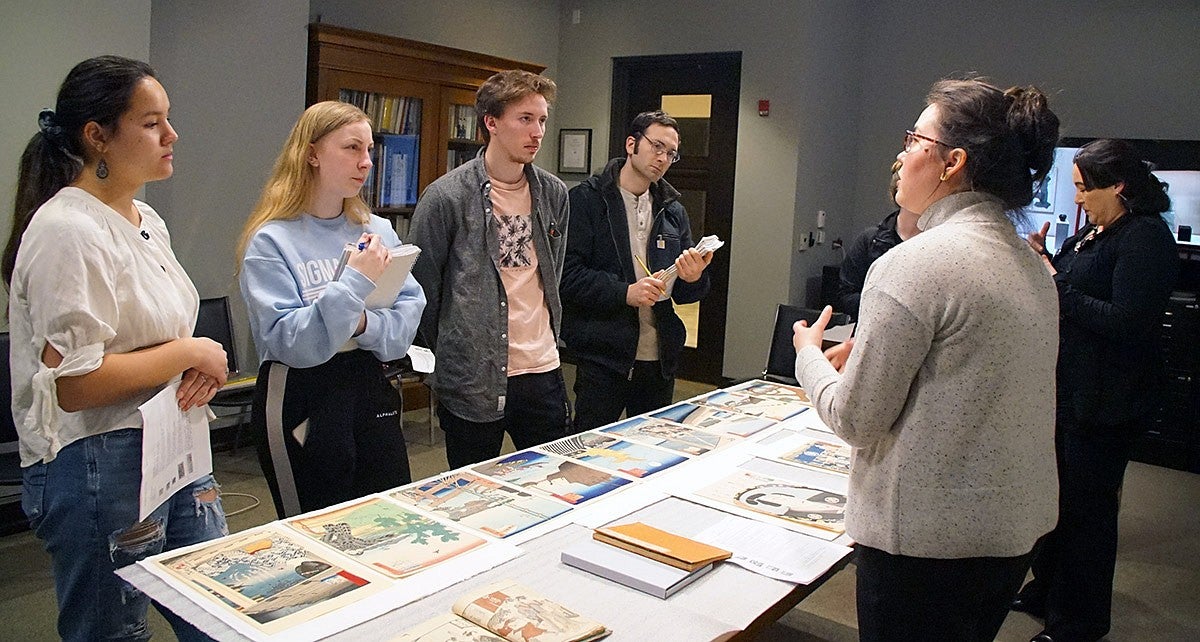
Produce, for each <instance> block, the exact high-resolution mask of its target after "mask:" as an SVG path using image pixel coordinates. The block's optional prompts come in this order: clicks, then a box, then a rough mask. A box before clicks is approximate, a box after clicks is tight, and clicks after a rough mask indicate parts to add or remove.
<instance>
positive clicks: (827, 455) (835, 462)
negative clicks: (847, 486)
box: [779, 439, 851, 475]
mask: <svg viewBox="0 0 1200 642" xmlns="http://www.w3.org/2000/svg"><path fill="white" fill-rule="evenodd" d="M850 452H851V448H850V446H848V445H846V444H835V443H833V442H829V441H825V440H822V439H809V440H807V441H805V442H804V443H802V444H801V445H800V446H799V447H798V448H795V449H793V450H790V451H788V452H786V453H783V454H782V455H780V456H779V459H782V460H783V461H786V462H789V463H794V464H800V465H801V466H808V467H810V468H816V469H817V470H824V471H828V472H831V473H838V474H839V475H849V474H850Z"/></svg>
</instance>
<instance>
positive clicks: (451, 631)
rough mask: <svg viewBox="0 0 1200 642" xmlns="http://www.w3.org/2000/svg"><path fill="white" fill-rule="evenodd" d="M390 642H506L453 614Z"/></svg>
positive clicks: (432, 620) (414, 628)
mask: <svg viewBox="0 0 1200 642" xmlns="http://www.w3.org/2000/svg"><path fill="white" fill-rule="evenodd" d="M391 642H507V641H506V640H505V639H504V638H502V637H500V636H498V635H496V634H495V633H492V632H491V631H489V630H487V629H485V628H483V627H481V626H479V625H478V624H474V623H472V622H470V621H469V620H464V619H463V618H462V617H461V616H458V615H455V614H453V613H443V614H442V615H439V616H437V617H435V618H433V619H431V620H428V621H425V622H422V623H421V624H418V625H417V626H415V627H413V628H411V629H409V630H407V631H405V632H404V633H401V634H400V635H399V636H398V637H394V638H392V639H391Z"/></svg>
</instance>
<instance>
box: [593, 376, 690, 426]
mask: <svg viewBox="0 0 1200 642" xmlns="http://www.w3.org/2000/svg"><path fill="white" fill-rule="evenodd" d="M674 394H675V379H674V378H667V377H663V376H662V367H661V365H660V364H659V362H658V361H635V362H634V363H633V371H632V372H631V373H617V372H613V371H612V370H609V369H608V368H602V367H600V366H597V365H596V364H593V363H588V362H586V361H580V363H579V365H578V367H577V368H576V369H575V431H576V432H583V431H585V430H591V429H592V428H598V427H600V426H603V425H605V424H611V423H612V422H614V421H616V420H618V419H620V418H621V412H625V414H626V415H627V416H629V417H632V416H634V415H640V414H642V413H643V412H649V411H651V410H657V409H659V408H662V407H663V406H666V405H670V403H671V399H672V397H673V396H674Z"/></svg>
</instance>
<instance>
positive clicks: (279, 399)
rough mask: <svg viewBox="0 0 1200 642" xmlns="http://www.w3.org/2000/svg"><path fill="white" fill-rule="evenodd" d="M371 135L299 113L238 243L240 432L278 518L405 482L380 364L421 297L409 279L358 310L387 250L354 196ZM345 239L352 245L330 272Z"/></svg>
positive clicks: (328, 115)
mask: <svg viewBox="0 0 1200 642" xmlns="http://www.w3.org/2000/svg"><path fill="white" fill-rule="evenodd" d="M372 140H373V139H372V131H371V123H370V121H369V120H368V118H367V116H366V114H364V113H363V112H362V110H360V109H358V108H357V107H354V106H353V105H349V104H346V103H341V102H335V101H327V102H322V103H317V104H315V105H313V106H312V107H309V108H308V109H307V110H306V111H305V112H304V114H303V115H302V116H301V117H300V120H299V121H297V123H296V125H295V127H293V128H292V133H291V135H290V136H289V137H288V140H287V142H286V143H285V144H284V148H283V151H282V152H281V153H280V155H279V158H278V159H277V160H276V161H275V169H274V171H273V172H272V173H271V177H270V178H269V179H268V180H267V184H266V186H265V187H264V188H263V193H262V197H261V198H260V199H259V202H258V205H257V206H256V207H255V208H254V211H253V212H252V213H251V215H250V219H249V220H248V221H247V223H246V227H245V229H244V230H243V232H242V238H241V241H240V243H239V247H238V250H239V255H240V256H241V257H242V264H241V273H240V284H241V289H242V296H243V297H244V298H245V300H246V306H247V308H248V311H249V315H250V330H251V333H252V334H253V336H254V343H255V346H256V347H257V349H258V357H259V361H260V362H261V366H260V368H259V375H258V384H257V389H256V391H255V398H254V411H253V416H252V419H251V423H252V425H253V427H254V430H255V434H256V435H257V436H258V438H259V458H260V460H261V461H262V464H263V471H264V472H265V473H266V476H267V481H268V484H269V485H270V487H271V493H272V495H273V497H274V500H275V508H276V510H277V511H278V512H279V514H280V515H282V516H291V515H296V514H298V513H301V512H307V511H311V510H316V509H318V508H323V507H325V506H329V505H332V504H335V503H338V502H341V501H345V500H348V499H353V498H355V497H360V496H362V495H366V494H369V493H374V492H378V491H382V490H386V489H388V488H393V487H395V486H399V485H402V484H405V483H408V482H409V481H411V475H410V473H409V467H408V452H407V450H406V448H405V446H404V436H403V434H402V433H401V431H400V421H401V419H400V417H401V405H400V404H401V401H400V395H399V393H398V392H397V391H396V389H395V388H394V387H392V386H391V385H390V384H389V382H388V381H387V379H386V378H385V377H384V370H383V362H387V361H392V360H395V359H399V358H401V357H403V356H404V354H405V353H406V352H407V351H408V348H409V346H410V345H411V344H412V340H413V336H414V335H415V334H416V332H417V325H418V324H419V322H420V320H421V312H422V310H424V308H425V295H424V293H423V292H422V291H421V286H420V285H418V284H417V282H416V280H414V279H413V278H412V277H411V276H410V277H408V280H407V281H406V283H405V284H404V287H403V288H402V289H401V291H400V294H399V295H398V296H397V297H396V300H395V301H394V302H393V303H392V305H391V307H390V308H381V309H368V308H367V307H366V304H365V302H364V300H365V299H366V297H367V295H368V294H370V293H371V291H372V290H373V289H374V288H375V281H376V280H378V278H379V276H380V275H382V274H383V271H384V269H385V268H386V267H387V265H388V262H389V260H390V256H391V255H390V252H389V249H390V248H392V247H395V246H397V245H399V244H400V239H399V238H398V237H397V236H396V233H395V231H394V230H393V229H392V227H391V225H390V224H389V223H388V222H387V221H386V220H384V219H382V218H380V217H378V216H375V215H374V214H372V213H371V211H370V209H369V208H368V207H367V204H366V203H365V202H364V201H363V200H362V197H361V196H360V195H359V191H360V190H361V188H362V186H363V183H364V182H365V181H366V179H367V176H368V175H369V174H370V171H371V147H372V146H373V142H372ZM347 243H354V244H356V245H357V247H359V248H361V249H358V250H355V251H353V252H352V253H351V256H350V258H349V260H348V261H347V263H346V265H345V268H344V270H342V272H341V274H340V276H339V275H337V274H336V271H337V265H338V262H339V259H340V257H341V254H342V249H343V247H345V245H346V244H347Z"/></svg>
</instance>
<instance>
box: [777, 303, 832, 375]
mask: <svg viewBox="0 0 1200 642" xmlns="http://www.w3.org/2000/svg"><path fill="white" fill-rule="evenodd" d="M820 316H821V311H820V310H808V309H805V308H797V307H795V306H791V305H788V304H786V303H780V304H779V308H778V309H777V310H776V311H775V330H774V333H773V334H772V335H771V349H770V350H769V351H768V352H767V367H766V368H764V369H763V373H762V376H763V379H766V380H768V381H776V382H779V383H786V384H789V385H793V386H794V385H796V383H797V382H796V348H795V346H793V345H792V335H793V334H794V332H793V331H792V326H793V325H795V324H796V322H797V321H801V320H804V321H807V322H808V323H809V324H812V323H815V322H816V320H817V318H818V317H820ZM847 323H850V315H848V314H846V313H845V312H834V313H833V317H832V318H830V319H829V326H828V327H830V328H832V327H835V326H839V325H846V324H847Z"/></svg>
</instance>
